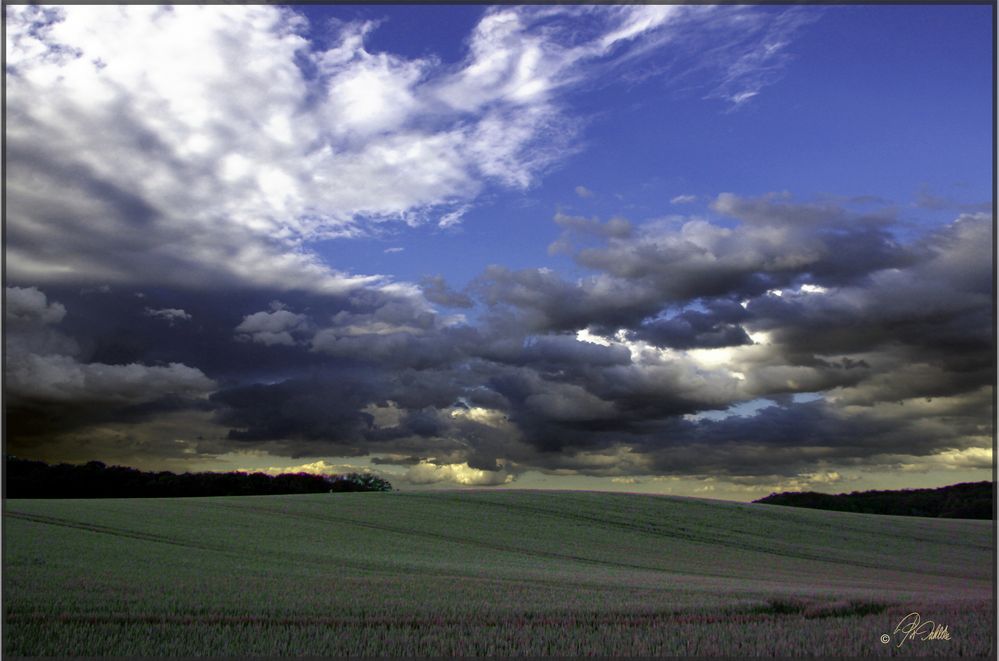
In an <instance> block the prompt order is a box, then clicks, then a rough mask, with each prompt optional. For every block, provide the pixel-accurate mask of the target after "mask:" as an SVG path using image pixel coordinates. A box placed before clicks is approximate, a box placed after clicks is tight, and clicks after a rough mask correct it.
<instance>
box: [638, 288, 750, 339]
mask: <svg viewBox="0 0 999 661" xmlns="http://www.w3.org/2000/svg"><path fill="white" fill-rule="evenodd" d="M705 306H706V307H707V309H706V311H704V312H702V311H700V310H685V311H684V312H681V313H679V314H676V315H673V316H672V317H669V318H666V319H655V320H652V321H648V322H646V323H643V324H641V325H640V326H639V327H638V328H636V329H635V330H634V331H633V332H632V333H631V335H632V337H635V338H638V339H641V340H645V341H646V342H649V343H651V344H655V345H657V346H660V347H670V348H673V349H696V348H704V349H710V348H717V347H731V346H739V345H742V344H752V340H751V339H750V338H749V335H748V334H747V333H746V330H745V329H744V328H743V327H742V326H740V325H739V322H742V321H745V320H746V319H749V318H750V317H749V314H748V313H747V312H746V310H745V309H744V308H743V307H742V306H741V305H739V303H738V302H736V301H731V300H714V301H710V302H707V303H706V304H705Z"/></svg>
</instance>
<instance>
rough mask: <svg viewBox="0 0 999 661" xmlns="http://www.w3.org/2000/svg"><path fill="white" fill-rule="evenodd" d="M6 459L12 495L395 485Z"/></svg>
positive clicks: (249, 492)
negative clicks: (173, 471)
mask: <svg viewBox="0 0 999 661" xmlns="http://www.w3.org/2000/svg"><path fill="white" fill-rule="evenodd" d="M5 463H6V475H5V479H4V495H5V497H7V498H169V497H173V498H176V497H191V496H264V495H281V494H296V493H326V492H346V491H391V490H392V485H391V484H390V483H389V482H388V481H387V480H384V479H382V478H380V477H377V476H375V475H369V474H362V473H348V474H344V475H314V474H311V473H284V474H281V475H268V474H266V473H244V472H230V473H210V472H205V473H180V474H177V473H171V472H170V471H159V472H144V471H140V470H138V469H135V468H129V467H127V466H107V465H105V464H103V463H102V462H100V461H90V462H87V463H86V464H80V465H74V464H55V465H49V464H46V463H45V462H42V461H32V460H28V459H20V458H17V457H7V458H6V462H5Z"/></svg>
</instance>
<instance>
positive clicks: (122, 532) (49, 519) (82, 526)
mask: <svg viewBox="0 0 999 661" xmlns="http://www.w3.org/2000/svg"><path fill="white" fill-rule="evenodd" d="M4 516H6V517H10V518H14V519H22V520H24V521H31V522H33V523H42V524H46V525H50V526H63V527H65V528H77V529H79V530H86V531H88V532H95V533H101V534H104V535H113V536H115V537H128V538H130V539H140V540H142V541H145V542H158V543H160V544H171V545H173V546H184V547H188V548H194V549H201V550H204V551H220V552H226V551H227V550H228V549H225V548H223V547H219V546H212V545H209V544H205V543H201V542H192V541H187V540H181V539H177V538H175V537H166V536H164V535H157V534H154V533H145V532H139V531H136V530H127V529H124V528H113V527H111V526H102V525H98V524H96V523H82V522H80V521H70V520H69V519H60V518H57V517H54V516H43V515H41V514H25V513H23V512H11V511H9V510H8V511H7V512H5V513H4Z"/></svg>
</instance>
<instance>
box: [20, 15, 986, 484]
mask: <svg viewBox="0 0 999 661" xmlns="http://www.w3.org/2000/svg"><path fill="white" fill-rule="evenodd" d="M6 11H7V24H6V25H7V44H6V47H7V108H6V112H7V135H6V149H7V164H6V165H7V171H6V172H5V177H6V180H5V184H6V187H7V202H8V208H7V215H6V219H5V220H6V223H7V227H6V230H7V235H6V238H7V243H6V246H5V250H6V257H7V268H8V271H7V277H8V282H9V284H10V285H11V286H9V287H7V289H6V292H5V302H6V319H5V323H6V326H7V339H6V346H5V354H6V373H5V378H6V389H7V397H8V400H7V414H8V448H9V450H11V451H12V452H14V453H19V452H20V453H25V454H28V455H31V454H45V453H46V452H48V453H49V454H51V455H53V456H54V455H56V454H58V452H62V451H63V450H58V452H57V450H52V449H51V448H65V447H68V446H70V445H74V446H75V447H78V448H88V450H87V451H88V452H92V453H95V454H98V455H102V453H103V454H108V453H111V454H114V453H115V452H118V451H119V450H121V449H122V448H126V447H127V448H131V449H132V450H130V451H133V452H134V453H135V454H142V455H143V456H144V457H146V458H147V460H148V461H150V462H152V463H155V462H156V460H157V459H158V458H162V460H163V461H167V460H169V461H182V460H183V461H186V460H191V461H193V460H196V459H205V458H212V459H218V458H219V457H224V456H226V455H227V454H231V453H237V454H238V453H241V452H242V453H263V452H267V453H271V454H273V455H274V456H276V457H280V458H281V461H280V462H279V461H275V462H274V463H275V464H277V463H281V462H283V463H286V464H287V465H299V466H310V465H312V466H320V464H317V463H316V462H315V461H304V460H303V461H291V459H294V460H297V459H299V458H304V457H308V458H315V457H327V458H331V457H369V458H370V459H371V461H372V463H381V464H383V465H394V466H401V467H403V468H402V469H401V470H400V471H399V472H397V473H393V475H394V476H398V479H399V480H401V481H403V482H408V483H410V484H438V483H458V484H466V485H493V486H496V485H503V484H508V483H511V482H516V480H517V479H518V478H519V476H521V475H523V474H524V473H525V472H527V471H543V472H547V473H549V474H552V475H591V476H601V477H607V478H615V479H617V480H618V482H619V483H622V484H637V483H638V482H639V481H640V480H643V479H645V477H646V476H687V477H691V476H693V477H705V478H707V477H712V478H725V479H728V480H730V481H733V482H736V483H745V484H752V483H763V482H768V483H773V482H774V481H781V482H783V483H806V482H809V481H811V482H816V481H821V480H824V479H829V478H828V476H830V475H840V474H841V472H842V471H843V470H846V469H850V470H865V469H872V468H881V469H886V470H899V471H906V470H909V471H914V470H926V469H927V467H938V468H939V467H943V468H962V467H968V466H974V467H978V466H981V465H983V462H985V459H986V457H985V454H983V453H984V452H985V451H986V449H987V447H988V446H989V444H990V439H991V435H992V426H991V417H990V416H991V412H990V402H991V389H992V379H993V376H994V373H993V371H992V364H993V363H992V356H993V354H992V350H993V339H994V338H993V336H992V332H993V325H992V322H993V320H992V300H993V295H994V291H993V277H994V274H993V272H992V259H991V257H992V246H993V242H994V237H993V236H992V218H991V215H989V214H988V213H984V212H974V211H973V210H971V209H970V208H969V209H963V211H966V213H960V215H957V216H956V217H955V218H953V221H952V222H951V223H949V224H948V225H946V226H942V227H940V228H938V229H936V230H927V231H918V230H914V229H912V228H911V226H909V225H907V224H906V222H905V220H906V219H904V218H899V217H897V216H896V215H895V212H894V211H892V210H891V209H886V208H880V207H877V205H873V206H872V205H868V206H867V207H865V208H868V209H871V208H875V210H874V211H868V212H864V213H860V212H856V211H853V210H851V209H852V208H851V207H849V206H847V205H842V204H838V203H834V202H801V201H796V200H795V199H794V198H793V197H792V196H790V195H789V194H786V193H780V194H769V195H762V196H744V195H736V194H732V193H724V192H722V193H720V194H717V195H716V196H714V198H713V199H712V200H711V201H710V204H709V205H708V206H707V207H704V208H701V211H700V212H698V211H697V209H698V208H699V207H698V206H697V205H695V203H699V202H701V201H704V200H707V199H709V198H708V196H706V195H704V194H703V193H701V192H700V191H698V195H697V196H695V195H692V194H682V195H674V196H672V197H668V196H667V197H664V200H663V204H665V203H666V202H671V203H672V205H673V206H672V207H671V209H672V210H673V211H682V212H687V211H688V210H690V213H688V214H686V215H675V216H669V217H665V218H658V219H648V218H646V219H640V220H629V219H626V218H624V217H623V216H617V215H611V216H610V217H606V218H600V217H595V216H594V217H584V216H576V215H570V214H568V213H565V212H559V213H556V214H555V215H554V217H553V221H554V224H553V225H552V226H551V230H552V232H551V236H552V237H556V238H555V240H554V241H553V242H552V243H551V245H550V246H549V253H550V255H551V256H552V258H553V260H569V262H571V264H572V265H573V266H574V269H575V271H576V275H575V276H574V277H569V276H566V275H565V274H564V273H560V272H556V271H554V270H551V269H548V268H512V267H509V266H506V265H504V264H502V263H498V264H493V265H488V266H486V265H483V268H482V269H481V271H480V272H479V273H478V275H477V276H476V277H475V278H473V280H472V281H471V283H470V284H468V285H467V286H456V285H455V283H453V282H449V281H448V280H447V279H446V278H444V277H442V276H426V277H424V278H423V279H422V280H420V281H419V282H418V283H408V282H399V281H395V280H393V279H392V278H391V277H390V276H388V275H384V274H376V273H368V274H352V273H347V272H346V271H344V270H339V269H338V267H337V265H336V264H331V263H328V262H327V261H325V260H324V259H322V258H321V257H320V255H319V253H318V252H317V248H316V246H317V245H318V242H321V241H328V240H334V239H335V240H338V241H349V240H351V239H352V238H356V237H358V236H361V235H369V234H377V233H379V232H382V231H384V228H385V227H388V226H391V225H392V224H393V223H394V224H396V225H399V224H402V225H407V226H410V227H418V226H421V225H428V226H436V227H437V228H445V229H447V228H450V230H451V231H453V230H454V228H455V227H456V226H457V225H459V224H460V223H462V222H463V219H464V218H465V216H466V215H467V214H469V213H470V211H471V210H472V209H474V208H475V205H476V204H479V203H480V201H481V200H483V199H488V198H489V196H490V195H491V194H492V193H493V192H495V191H497V190H500V191H528V190H530V189H531V188H532V187H534V186H536V185H537V184H538V182H539V181H540V180H541V178H542V177H543V176H544V175H545V174H546V173H548V172H549V171H550V170H551V169H552V168H553V167H555V166H557V165H558V164H559V163H560V162H561V161H563V160H564V159H566V158H567V157H568V156H570V155H572V154H578V153H579V152H580V150H582V149H583V148H584V144H583V141H582V140H580V136H581V135H582V134H583V128H584V125H585V121H586V119H587V118H586V117H584V116H581V115H576V114H574V113H573V112H572V111H571V104H569V103H568V101H567V100H568V99H569V98H571V97H572V95H573V94H576V93H578V92H579V91H580V90H593V89H599V88H600V87H601V86H604V87H605V88H607V87H609V86H611V85H612V84H615V83H617V82H620V81H621V80H625V82H628V76H633V77H636V76H637V77H638V78H641V77H643V76H660V77H662V78H663V79H664V81H666V82H668V84H670V85H673V86H684V85H687V82H685V81H688V80H689V78H688V77H689V76H692V75H693V74H695V73H696V74H697V75H698V76H700V79H701V80H702V81H703V80H707V81H708V82H707V83H703V82H702V86H701V87H702V88H701V89H700V92H699V93H701V94H703V95H704V96H705V97H707V98H712V99H718V100H720V101H721V105H722V106H723V107H724V108H727V109H737V108H740V107H744V106H746V105H747V104H752V103H753V101H752V99H753V98H755V97H756V96H758V95H759V94H761V92H762V91H763V90H764V89H765V87H766V86H767V85H769V84H772V83H773V82H774V81H775V80H776V79H777V78H779V76H780V74H781V71H782V70H783V68H784V67H785V66H786V65H787V63H788V61H789V59H790V50H789V45H790V43H791V41H792V38H793V37H794V36H795V34H797V33H798V32H799V31H800V30H802V29H803V28H804V27H805V26H806V25H807V24H808V23H809V22H810V21H812V20H814V19H815V17H816V14H815V13H814V12H811V11H810V10H809V9H806V8H790V9H783V8H782V9H780V10H777V9H774V8H766V9H763V8H753V7H743V8H738V7H706V6H705V7H701V6H679V5H667V6H653V5H635V6H624V5H614V6H596V5H594V6H573V7H560V6H532V7H514V6H503V7H494V8H486V9H484V10H483V12H482V16H481V19H480V20H479V22H478V23H477V25H476V26H475V28H474V30H473V31H472V32H471V33H470V34H469V35H468V38H467V40H466V43H465V46H466V48H465V50H464V51H463V52H462V54H461V57H460V58H459V59H458V60H457V61H455V62H453V63H445V62H442V61H440V60H438V59H436V58H434V57H432V56H430V55H424V56H419V57H417V56H403V55H400V54H394V53H389V52H383V51H379V50H377V49H376V48H374V47H373V46H371V45H370V44H371V43H372V35H374V34H376V31H377V30H378V29H379V26H378V24H377V22H371V21H353V22H351V21H340V22H332V23H330V24H329V25H327V26H318V25H313V26H309V25H308V24H307V23H306V21H305V18H303V16H302V15H301V14H299V13H298V12H296V11H295V10H293V9H289V8H279V7H273V6H203V7H198V6H177V7H172V8H169V7H168V8H156V7H145V6H122V7H117V6H100V7H97V6H93V7H83V6H67V7H58V8H55V7H38V6H33V5H26V6H15V5H11V6H9V7H7V8H6ZM310 30H311V32H310ZM308 34H312V35H313V41H310V40H309V38H307V37H306V35H308ZM316 35H319V36H321V39H319V38H318V37H316ZM317 43H322V44H324V45H323V46H322V47H319V46H317V45H316V44H317ZM705 44H714V45H713V46H711V47H708V48H705V47H704V45H705ZM137 52H141V53H142V56H141V57H136V55H135V53H137ZM636 63H641V64H642V66H641V67H637V66H633V65H635V64H636ZM706 72H707V73H706ZM630 82H638V79H637V78H634V79H633V80H630ZM39 99H43V100H44V102H42V103H39V102H38V100H39ZM584 180H585V181H587V183H588V184H590V183H592V186H593V190H591V189H590V188H589V187H588V186H583V185H581V184H580V185H576V186H575V188H574V192H575V195H574V196H573V197H574V198H575V199H574V202H575V203H578V204H581V205H582V204H587V205H589V204H597V203H599V204H601V205H606V204H609V202H608V200H610V199H611V194H612V192H611V190H610V188H609V187H604V186H602V183H603V182H600V181H596V182H591V181H590V180H588V179H584ZM575 181H578V180H573V183H575ZM688 190H689V189H688ZM570 195H571V193H570ZM601 208H606V207H601ZM624 208H626V206H625V205H623V204H622V209H624ZM960 211H962V209H956V210H955V213H959V212H960ZM390 252H391V253H399V252H402V248H396V247H393V248H389V249H388V250H386V251H385V253H390ZM385 253H379V254H380V255H384V254H385ZM408 255H410V251H406V252H405V253H403V254H393V255H392V256H391V257H390V259H393V260H395V259H401V258H403V257H405V256H408ZM88 444H89V445H88ZM46 448H49V449H50V450H51V451H49V450H46ZM136 448H140V449H138V450H136ZM79 452H83V450H79ZM79 452H77V454H78V453H79ZM73 456H76V455H75V454H74V455H73ZM102 456H103V455H102ZM129 456H131V455H129ZM989 456H990V455H989ZM985 463H987V462H985ZM321 465H323V466H325V465H326V464H321ZM796 481H797V482H796Z"/></svg>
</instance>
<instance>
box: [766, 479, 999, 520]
mask: <svg viewBox="0 0 999 661" xmlns="http://www.w3.org/2000/svg"><path fill="white" fill-rule="evenodd" d="M992 494H993V484H992V483H991V482H962V483H961V484H953V485H951V486H947V487H940V488H939V489H902V490H898V491H854V492H851V493H841V494H836V495H831V494H827V493H816V492H814V491H806V492H801V493H794V492H784V493H772V494H770V495H769V496H767V497H766V498H761V499H759V500H756V501H753V502H756V503H766V504H768V505H788V506H790V507H810V508H814V509H820V510H836V511H839V512H862V513H864V514H895V515H899V516H932V517H946V518H951V519H991V518H992V503H993V496H992Z"/></svg>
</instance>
